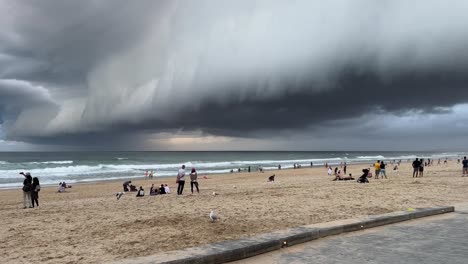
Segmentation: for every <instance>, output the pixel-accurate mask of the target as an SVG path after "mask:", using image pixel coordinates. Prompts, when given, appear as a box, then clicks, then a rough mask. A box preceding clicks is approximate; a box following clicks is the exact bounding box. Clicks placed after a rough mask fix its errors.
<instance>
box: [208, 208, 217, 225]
mask: <svg viewBox="0 0 468 264" xmlns="http://www.w3.org/2000/svg"><path fill="white" fill-rule="evenodd" d="M210 219H211V222H212V223H213V222H215V221H216V220H218V219H219V217H218V216H217V215H216V214H215V212H214V211H213V210H211V212H210Z"/></svg>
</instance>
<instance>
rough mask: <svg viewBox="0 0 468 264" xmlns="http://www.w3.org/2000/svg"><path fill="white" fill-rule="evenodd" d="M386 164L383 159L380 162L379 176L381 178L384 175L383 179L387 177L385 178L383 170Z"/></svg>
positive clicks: (385, 174)
mask: <svg viewBox="0 0 468 264" xmlns="http://www.w3.org/2000/svg"><path fill="white" fill-rule="evenodd" d="M386 165H387V164H385V162H384V161H383V160H382V161H381V162H380V175H381V176H382V177H381V178H382V179H383V177H385V179H388V178H387V173H386V172H385V166H386Z"/></svg>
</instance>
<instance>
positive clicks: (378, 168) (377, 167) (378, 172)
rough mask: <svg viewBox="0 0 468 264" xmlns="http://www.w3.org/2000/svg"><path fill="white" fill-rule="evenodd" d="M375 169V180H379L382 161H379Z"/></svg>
mask: <svg viewBox="0 0 468 264" xmlns="http://www.w3.org/2000/svg"><path fill="white" fill-rule="evenodd" d="M374 168H375V178H376V179H378V178H379V174H380V160H378V161H377V162H376V163H375V164H374Z"/></svg>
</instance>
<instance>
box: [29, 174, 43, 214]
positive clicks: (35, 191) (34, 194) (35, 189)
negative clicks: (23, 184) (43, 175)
mask: <svg viewBox="0 0 468 264" xmlns="http://www.w3.org/2000/svg"><path fill="white" fill-rule="evenodd" d="M40 190H41V185H39V179H38V178H37V177H34V178H33V182H32V188H31V203H32V207H33V208H34V202H36V206H37V207H39V191H40Z"/></svg>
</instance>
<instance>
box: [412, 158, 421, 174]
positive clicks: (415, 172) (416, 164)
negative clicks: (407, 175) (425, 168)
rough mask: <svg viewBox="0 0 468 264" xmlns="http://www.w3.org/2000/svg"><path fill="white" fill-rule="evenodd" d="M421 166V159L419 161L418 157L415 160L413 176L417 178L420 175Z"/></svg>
mask: <svg viewBox="0 0 468 264" xmlns="http://www.w3.org/2000/svg"><path fill="white" fill-rule="evenodd" d="M420 166H421V161H419V159H418V158H416V159H415V160H414V161H413V178H415V177H416V178H417V177H418V173H419V167H420Z"/></svg>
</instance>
